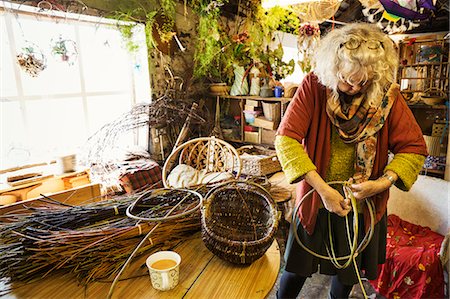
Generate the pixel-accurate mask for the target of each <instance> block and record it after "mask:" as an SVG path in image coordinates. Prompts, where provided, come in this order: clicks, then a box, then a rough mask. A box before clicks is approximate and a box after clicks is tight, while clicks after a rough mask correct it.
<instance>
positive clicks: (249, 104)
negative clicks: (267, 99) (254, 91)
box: [245, 100, 259, 107]
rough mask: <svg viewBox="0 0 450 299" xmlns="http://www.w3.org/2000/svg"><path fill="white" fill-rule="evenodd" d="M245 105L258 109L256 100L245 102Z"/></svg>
mask: <svg viewBox="0 0 450 299" xmlns="http://www.w3.org/2000/svg"><path fill="white" fill-rule="evenodd" d="M245 105H248V106H253V107H259V101H256V100H245Z"/></svg>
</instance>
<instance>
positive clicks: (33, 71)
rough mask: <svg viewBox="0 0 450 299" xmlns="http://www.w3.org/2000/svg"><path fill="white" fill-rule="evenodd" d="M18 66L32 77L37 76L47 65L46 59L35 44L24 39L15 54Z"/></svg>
mask: <svg viewBox="0 0 450 299" xmlns="http://www.w3.org/2000/svg"><path fill="white" fill-rule="evenodd" d="M16 58H17V63H18V64H19V66H20V68H21V69H22V70H24V71H25V72H26V73H27V74H29V75H30V76H32V77H37V76H38V75H39V73H40V72H42V71H43V70H45V68H46V67H47V60H46V58H45V56H44V54H43V53H42V51H41V50H40V49H39V47H38V46H37V45H35V44H34V43H31V42H29V41H25V46H23V47H22V49H21V52H19V54H17V56H16Z"/></svg>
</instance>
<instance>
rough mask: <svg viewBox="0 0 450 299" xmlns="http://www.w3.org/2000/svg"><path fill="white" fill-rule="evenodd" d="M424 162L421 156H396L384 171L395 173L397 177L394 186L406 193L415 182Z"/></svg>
mask: <svg viewBox="0 0 450 299" xmlns="http://www.w3.org/2000/svg"><path fill="white" fill-rule="evenodd" d="M424 162H425V157H424V156H422V155H418V154H411V153H401V154H396V155H394V158H393V159H392V161H391V163H389V164H388V165H387V166H386V167H385V168H384V171H386V170H392V171H393V172H395V173H396V174H397V175H398V177H399V179H398V180H397V182H395V186H397V187H398V188H399V189H401V190H403V191H408V190H409V189H411V187H412V185H413V184H414V182H415V181H416V180H417V176H418V175H419V172H420V170H421V169H422V166H423V163H424Z"/></svg>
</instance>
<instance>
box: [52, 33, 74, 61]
mask: <svg viewBox="0 0 450 299" xmlns="http://www.w3.org/2000/svg"><path fill="white" fill-rule="evenodd" d="M52 55H53V56H54V57H55V58H57V59H58V60H60V61H63V62H67V64H69V65H73V64H74V63H75V61H76V60H77V57H78V49H77V44H76V43H75V42H74V41H73V40H71V39H63V38H62V36H59V38H58V40H56V41H54V40H52Z"/></svg>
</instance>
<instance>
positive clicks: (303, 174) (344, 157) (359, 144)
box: [275, 24, 427, 298]
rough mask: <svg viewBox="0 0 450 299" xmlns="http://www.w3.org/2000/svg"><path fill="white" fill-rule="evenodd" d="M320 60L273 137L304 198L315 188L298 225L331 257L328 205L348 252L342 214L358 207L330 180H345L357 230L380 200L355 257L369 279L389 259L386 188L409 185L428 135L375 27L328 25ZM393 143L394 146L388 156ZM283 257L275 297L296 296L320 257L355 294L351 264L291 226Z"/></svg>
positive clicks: (339, 243) (340, 249) (334, 292)
mask: <svg viewBox="0 0 450 299" xmlns="http://www.w3.org/2000/svg"><path fill="white" fill-rule="evenodd" d="M315 62H316V67H315V69H314V72H313V73H310V74H308V75H307V76H306V77H305V79H304V80H303V82H302V84H301V86H300V87H299V88H298V90H297V92H296V94H295V96H294V98H293V100H292V101H291V103H290V104H289V107H288V109H287V111H286V114H285V116H284V117H283V120H282V121H281V124H280V127H279V129H278V131H277V137H276V140H275V147H276V150H277V154H278V157H279V159H280V161H281V165H282V167H283V170H284V172H285V175H286V178H287V180H288V181H289V182H290V183H297V182H299V184H298V185H297V203H298V202H299V200H300V199H301V198H302V197H303V196H304V195H305V194H306V193H307V192H308V191H309V190H311V189H312V188H314V189H315V190H316V192H314V193H313V195H312V196H309V197H306V199H305V200H304V201H303V202H302V204H301V206H300V207H299V209H298V213H297V215H298V217H297V220H298V222H297V223H292V224H291V225H294V228H297V233H298V235H299V236H300V239H301V240H302V242H303V243H304V244H305V245H306V246H307V247H308V248H310V249H312V250H313V251H315V252H317V253H320V254H323V255H327V253H326V245H325V243H326V242H328V216H327V213H328V211H329V212H330V213H332V214H331V220H330V221H331V224H332V225H331V229H332V233H331V234H332V235H333V238H334V240H335V242H334V248H335V250H336V255H337V256H345V255H348V254H349V249H348V248H349V245H348V239H347V237H346V233H345V231H346V229H345V224H344V222H345V221H344V218H343V217H342V216H345V215H347V214H349V213H350V214H349V216H350V215H352V213H353V212H350V211H351V205H350V201H349V200H348V199H346V198H345V196H343V193H342V192H340V191H339V188H337V187H338V186H335V185H334V186H330V185H328V184H327V183H326V182H330V181H347V180H348V181H349V182H350V189H351V191H352V193H353V195H354V197H355V198H356V200H357V203H358V206H357V210H358V213H360V215H361V217H360V218H359V219H360V224H361V227H360V229H359V231H360V234H359V235H360V238H362V237H363V236H364V234H365V231H367V230H368V228H369V226H370V215H369V212H368V209H367V207H366V206H365V204H364V201H363V200H364V199H365V198H370V199H371V200H372V201H373V203H374V206H375V213H374V214H375V227H374V234H373V238H372V240H371V241H370V243H369V245H368V246H367V248H366V249H365V250H364V251H363V252H362V253H361V254H359V255H358V257H357V259H356V260H357V263H358V268H359V269H360V270H363V271H364V275H365V277H366V278H368V279H375V278H376V276H377V265H378V264H381V263H384V261H385V254H386V248H385V247H386V227H387V223H386V205H387V199H388V196H389V192H388V190H389V188H390V187H391V186H392V185H393V184H394V183H395V185H396V186H397V187H399V188H400V189H402V190H409V189H410V188H411V186H412V184H413V183H414V182H415V180H416V179H417V175H418V173H419V171H420V169H421V167H422V165H423V163H424V160H425V157H426V155H427V150H426V146H425V142H424V140H423V136H422V132H421V130H420V128H419V126H418V124H417V122H416V120H415V118H414V116H413V115H412V113H411V111H410V109H409V108H408V106H407V105H406V103H405V101H404V99H403V97H402V96H401V94H400V91H399V87H398V85H397V84H395V80H394V74H395V72H396V69H397V66H398V59H397V53H396V50H395V48H394V44H393V42H392V41H391V40H390V39H389V38H388V37H387V36H386V35H385V34H383V33H382V32H381V31H380V30H379V29H378V28H376V26H374V25H369V24H350V25H346V26H344V27H342V28H339V29H336V30H333V31H331V32H330V33H329V34H328V35H327V36H326V37H325V38H323V39H322V41H321V44H320V46H319V49H318V51H317V52H316V57H315ZM388 151H391V152H392V153H393V154H394V157H393V159H392V161H391V162H390V163H388ZM333 187H334V188H333ZM341 189H342V188H341ZM350 226H351V225H350ZM328 246H329V245H328ZM285 260H286V266H285V271H284V273H283V275H282V277H281V281H280V289H279V290H278V298H295V297H296V296H297V295H298V294H299V292H300V290H301V288H302V286H303V283H304V282H305V280H306V278H307V277H309V276H311V275H312V274H313V273H315V272H316V271H317V269H318V265H319V264H320V272H321V273H323V274H328V275H334V276H333V278H332V283H331V290H330V294H329V296H330V298H348V296H349V294H350V291H351V289H352V287H353V285H354V284H355V283H357V282H358V278H357V275H356V272H355V269H354V267H353V266H352V265H350V267H347V268H345V269H337V268H335V267H334V266H333V265H332V263H331V262H330V261H328V260H325V259H319V258H316V257H314V256H313V255H311V254H310V253H308V252H306V251H305V250H303V249H302V247H301V246H300V245H299V244H298V242H297V241H296V240H295V238H294V237H293V233H292V229H291V232H290V235H289V238H288V241H287V245H286V254H285Z"/></svg>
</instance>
